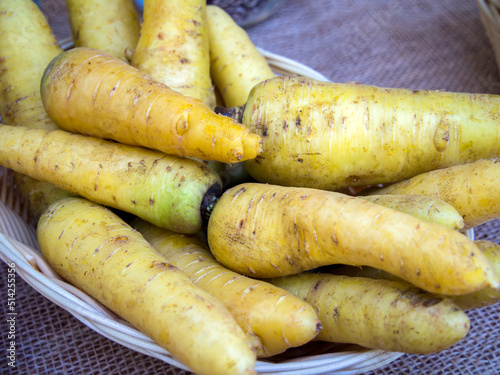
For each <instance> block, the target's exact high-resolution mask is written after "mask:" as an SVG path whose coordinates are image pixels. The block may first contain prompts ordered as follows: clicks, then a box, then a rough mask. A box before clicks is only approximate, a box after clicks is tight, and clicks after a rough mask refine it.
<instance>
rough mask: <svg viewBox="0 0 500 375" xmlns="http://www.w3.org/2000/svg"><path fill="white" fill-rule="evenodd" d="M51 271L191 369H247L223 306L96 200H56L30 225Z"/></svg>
mask: <svg viewBox="0 0 500 375" xmlns="http://www.w3.org/2000/svg"><path fill="white" fill-rule="evenodd" d="M37 239H38V243H39V244H40V249H41V251H42V253H43V256H44V257H45V259H47V261H48V262H49V263H50V264H51V265H52V267H53V268H54V269H55V271H56V272H57V273H59V274H60V275H61V276H62V277H64V278H65V279H67V280H68V281H70V282H71V283H73V284H74V285H75V286H76V287H78V288H80V289H82V290H83V291H84V292H86V293H88V294H89V295H90V296H92V297H94V298H96V299H97V300H99V301H100V302H101V303H103V304H104V305H105V306H107V307H108V308H109V309H111V310H112V311H114V312H115V313H116V314H118V315H119V316H121V317H122V318H124V319H126V320H127V321H129V322H130V323H132V324H133V325H134V326H135V327H137V328H138V329H139V330H141V331H142V332H144V333H145V334H146V335H148V336H150V337H151V338H152V339H153V340H154V341H156V342H157V343H158V344H159V345H161V346H162V347H164V348H165V349H166V350H168V351H169V352H170V353H171V354H172V355H173V356H174V357H175V358H177V359H178V360H180V361H181V362H182V363H184V364H185V365H186V366H188V367H189V368H190V369H191V370H192V371H194V372H196V373H197V374H227V375H230V374H231V375H234V374H255V370H254V366H255V360H256V356H255V353H254V352H253V350H252V348H251V347H250V345H249V342H248V341H247V339H246V336H245V334H244V332H243V331H242V330H241V328H240V327H239V326H238V325H237V323H236V322H235V321H234V319H233V317H232V316H231V314H230V313H229V312H228V311H227V309H226V308H225V307H224V306H223V305H222V304H221V303H220V302H219V301H217V300H216V299H215V298H213V297H212V296H210V295H209V294H208V293H206V292H204V291H203V290H201V289H199V288H197V287H196V286H195V285H194V284H193V283H192V282H191V280H190V279H189V277H188V276H187V275H186V274H184V273H183V272H181V271H180V270H179V269H177V268H176V267H174V266H172V265H171V264H169V263H168V262H167V261H166V260H165V258H163V257H162V256H160V255H159V254H158V253H157V252H156V251H155V250H154V249H153V247H152V246H151V245H150V244H149V243H148V242H147V241H146V240H144V238H143V237H142V236H141V235H140V234H139V233H138V232H137V231H135V230H133V229H132V228H131V227H130V226H128V225H127V224H126V223H125V222H123V221H122V220H121V219H120V218H119V217H118V216H116V215H115V214H113V213H112V212H111V211H109V210H107V209H105V208H104V207H102V206H99V205H96V204H93V203H91V202H89V201H87V200H84V199H80V198H68V199H64V200H61V201H59V202H56V203H55V204H53V205H52V206H50V207H49V209H48V210H47V211H46V212H45V213H44V215H43V216H42V218H41V219H40V222H39V225H38V229H37Z"/></svg>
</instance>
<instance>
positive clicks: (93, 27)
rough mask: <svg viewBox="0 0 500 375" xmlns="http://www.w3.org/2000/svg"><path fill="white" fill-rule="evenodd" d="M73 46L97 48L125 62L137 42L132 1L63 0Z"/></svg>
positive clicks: (135, 20)
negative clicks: (66, 9) (64, 0)
mask: <svg viewBox="0 0 500 375" xmlns="http://www.w3.org/2000/svg"><path fill="white" fill-rule="evenodd" d="M66 5H67V8H68V16H69V23H70V25H71V32H72V34H73V40H74V41H75V46H76V47H89V48H95V49H99V50H101V51H104V52H106V53H109V54H110V55H112V56H115V57H117V58H119V59H122V60H124V61H127V58H126V53H127V51H130V50H132V49H133V48H134V47H135V46H136V44H137V41H138V40H139V31H140V25H139V18H138V16H137V13H136V11H135V9H134V2H133V0H106V1H102V0H66Z"/></svg>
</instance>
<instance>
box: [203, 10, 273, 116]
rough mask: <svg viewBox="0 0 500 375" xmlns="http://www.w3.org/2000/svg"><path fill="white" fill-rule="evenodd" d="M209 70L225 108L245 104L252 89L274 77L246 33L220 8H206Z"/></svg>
mask: <svg viewBox="0 0 500 375" xmlns="http://www.w3.org/2000/svg"><path fill="white" fill-rule="evenodd" d="M207 23H208V34H209V36H210V43H209V44H210V67H211V68H210V69H211V75H212V79H213V81H214V82H215V84H216V86H217V87H218V89H219V91H220V93H221V95H222V97H223V99H224V103H225V105H226V106H227V107H236V106H240V105H243V104H245V103H246V101H247V99H248V94H249V93H250V91H251V89H252V87H253V86H255V85H256V84H257V83H259V82H262V81H264V80H266V79H268V78H271V77H274V76H275V74H274V73H273V71H272V70H271V67H270V66H269V64H268V63H267V60H266V59H265V58H264V56H262V55H261V53H260V52H259V51H258V49H257V48H256V47H255V45H254V44H253V43H252V41H251V40H250V38H249V37H248V34H247V32H246V31H245V30H244V29H243V28H241V27H240V26H238V24H237V23H236V22H235V21H234V20H233V19H232V18H231V16H230V15H229V14H228V13H226V12H225V11H224V10H223V9H222V8H219V7H218V6H215V5H208V6H207Z"/></svg>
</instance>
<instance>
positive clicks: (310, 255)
mask: <svg viewBox="0 0 500 375" xmlns="http://www.w3.org/2000/svg"><path fill="white" fill-rule="evenodd" d="M207 232H208V233H207V238H208V243H209V246H210V250H211V251H212V253H213V255H214V256H215V258H216V259H217V260H218V261H219V262H220V263H222V264H223V265H224V266H226V267H228V268H230V269H232V270H233V271H236V272H239V273H242V274H245V275H249V276H253V277H256V278H272V277H277V276H286V275H291V274H296V273H300V272H302V271H305V270H308V269H313V268H317V267H319V266H324V265H331V264H349V265H369V266H372V267H376V268H379V269H383V270H385V271H387V272H390V273H393V274H395V275H398V276H399V277H401V278H403V279H405V280H407V281H409V282H410V283H412V284H414V285H416V286H418V287H420V288H422V289H424V290H427V291H430V292H437V293H442V294H450V295H454V294H465V293H469V292H472V291H475V290H478V289H481V288H483V287H485V286H487V285H490V286H493V287H498V286H499V285H500V283H499V279H498V277H497V276H496V275H495V274H494V272H493V270H492V266H491V264H490V263H489V261H488V260H487V258H486V257H485V256H484V255H483V254H481V252H480V251H479V249H478V248H477V246H476V245H474V243H473V242H472V241H471V240H470V239H468V238H467V237H466V236H465V235H463V234H461V233H459V232H457V231H455V230H452V229H449V228H446V227H444V226H441V225H437V224H433V223H428V222H426V221H423V220H420V219H417V218H415V217H413V216H410V215H407V214H405V213H401V212H398V211H395V210H392V209H389V208H386V207H383V206H380V205H377V204H374V203H371V202H368V201H366V200H363V199H360V198H356V197H350V196H347V195H344V194H340V193H336V192H330V191H322V190H316V189H310V188H291V187H282V186H276V185H266V184H258V183H247V184H242V185H238V186H236V187H234V188H232V189H229V190H227V191H226V192H225V193H224V194H223V195H222V197H221V198H220V199H219V201H218V203H217V204H216V206H215V208H214V210H213V211H212V214H211V216H210V220H209V222H208V229H207Z"/></svg>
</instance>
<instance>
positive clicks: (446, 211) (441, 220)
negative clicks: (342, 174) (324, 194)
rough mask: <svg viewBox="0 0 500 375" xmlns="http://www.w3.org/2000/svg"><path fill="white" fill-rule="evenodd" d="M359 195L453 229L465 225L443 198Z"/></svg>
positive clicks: (458, 228)
mask: <svg viewBox="0 0 500 375" xmlns="http://www.w3.org/2000/svg"><path fill="white" fill-rule="evenodd" d="M358 197H360V198H362V199H366V200H367V201H370V202H372V203H376V204H380V205H382V206H385V207H389V208H392V209H394V210H396V211H401V212H405V213H407V214H409V215H412V216H415V217H417V218H420V219H422V220H425V221H428V222H431V223H435V224H440V225H444V226H445V227H448V228H451V229H455V230H460V229H462V228H463V227H464V219H463V218H462V216H460V214H459V213H458V211H457V210H456V209H455V208H454V207H453V206H452V205H451V204H449V203H446V202H445V201H443V200H441V199H436V198H433V197H427V196H424V195H396V194H385V195H368V196H358Z"/></svg>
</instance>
